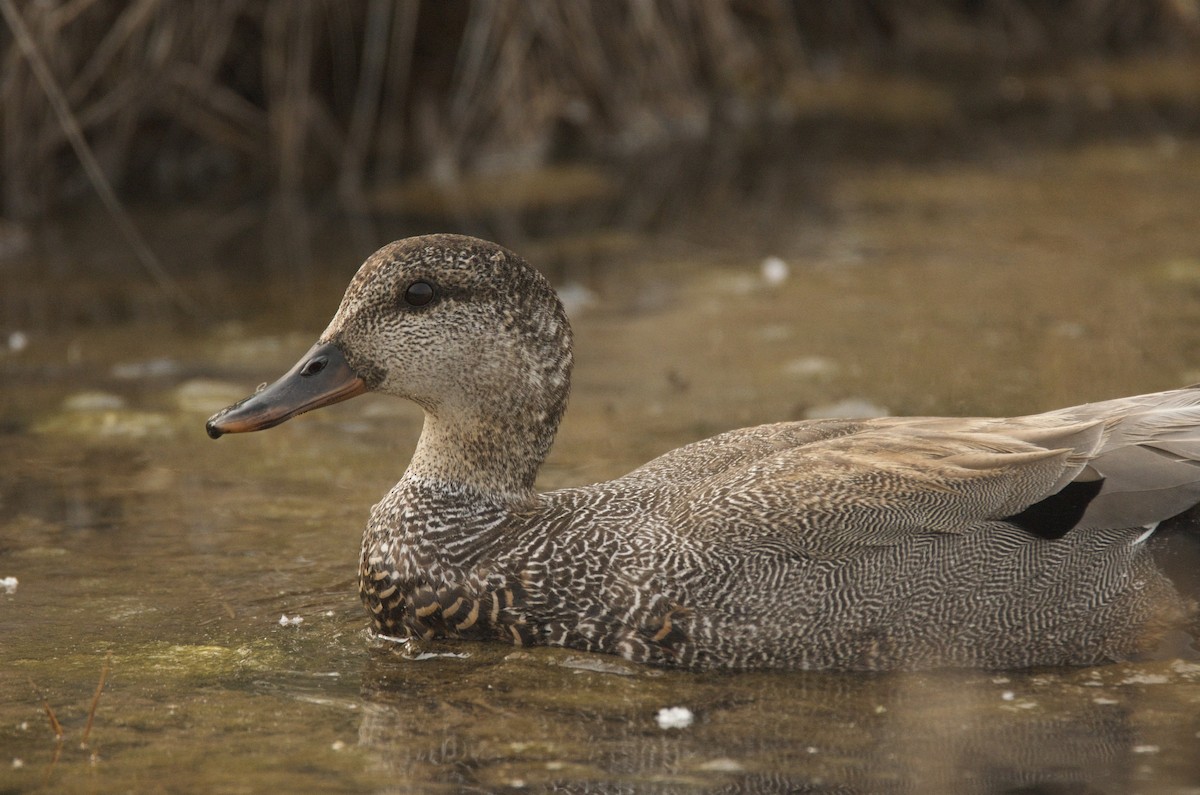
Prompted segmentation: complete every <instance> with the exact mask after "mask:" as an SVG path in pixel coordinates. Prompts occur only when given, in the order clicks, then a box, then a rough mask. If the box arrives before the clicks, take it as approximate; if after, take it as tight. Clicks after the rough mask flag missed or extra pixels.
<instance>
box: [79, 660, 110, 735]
mask: <svg viewBox="0 0 1200 795" xmlns="http://www.w3.org/2000/svg"><path fill="white" fill-rule="evenodd" d="M111 663H112V652H111V651H110V652H109V653H108V654H106V655H105V656H104V667H103V668H101V669H100V682H99V684H97V685H96V695H94V696H92V707H91V709H89V710H88V719H87V725H86V726H84V727H83V739H81V740H80V741H79V747H80V748H86V747H87V741H88V735H89V734H91V733H92V721H93V720H95V719H96V706H97V705H98V704H99V703H100V693H101V692H103V691H104V680H105V679H107V678H108V668H109V665H110V664H111Z"/></svg>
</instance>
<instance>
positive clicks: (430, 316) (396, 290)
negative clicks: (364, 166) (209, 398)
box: [321, 235, 572, 494]
mask: <svg viewBox="0 0 1200 795" xmlns="http://www.w3.org/2000/svg"><path fill="white" fill-rule="evenodd" d="M414 285H417V286H419V287H420V291H419V295H418V296H415V297H417V299H418V301H419V303H418V304H417V305H414V304H413V303H412V302H410V300H409V297H413V296H409V291H410V290H413V289H414ZM426 285H427V287H426ZM406 296H408V297H406ZM321 341H322V342H325V343H332V344H334V345H336V346H337V347H338V348H340V349H341V350H342V351H343V352H344V354H345V356H346V360H347V361H348V362H349V364H350V366H351V368H352V369H353V370H354V371H355V372H357V373H358V374H359V375H360V376H362V378H363V379H364V381H365V382H366V384H367V386H368V388H369V389H371V390H373V391H377V392H381V393H384V394H390V395H395V396H397V397H403V398H407V399H409V400H412V401H413V402H415V403H417V404H418V405H420V406H421V407H423V408H424V409H425V411H426V414H427V418H426V429H425V433H424V434H423V437H424V441H423V443H422V444H421V445H419V446H418V450H417V452H416V454H415V455H414V462H413V463H414V465H415V469H414V474H418V475H426V476H430V477H434V478H440V479H455V480H461V481H465V482H468V483H470V482H475V481H480V482H479V485H480V487H481V488H491V489H495V490H496V491H498V492H500V493H507V494H520V493H522V492H526V491H531V490H532V488H533V480H534V477H535V476H536V474H537V467H538V466H539V465H540V464H541V462H542V460H543V459H544V458H545V456H546V454H547V453H548V452H549V449H550V445H551V443H552V442H553V439H554V433H555V430H556V429H557V427H558V423H559V421H560V419H561V418H562V414H563V412H564V411H565V409H566V401H567V395H568V392H569V390H570V375H571V366H572V349H571V326H570V323H569V322H568V320H567V316H566V312H565V311H564V310H563V307H562V303H561V302H560V301H559V300H558V297H557V295H555V293H554V290H553V289H552V288H551V287H550V284H549V283H548V282H547V281H546V279H545V277H543V276H542V275H541V274H540V273H538V271H536V270H535V269H534V268H532V267H531V266H530V265H529V264H528V263H526V262H525V260H523V259H521V258H520V257H518V256H517V255H516V254H514V253H512V252H511V251H509V250H508V249H505V248H503V247H501V246H498V245H496V244H494V243H488V242H485V241H483V240H478V239H475V238H471V237H463V236H460V235H427V236H423V237H415V238H408V239H406V240H401V241H398V242H395V243H391V244H389V245H387V246H384V247H383V248H381V249H380V250H379V251H377V252H375V254H373V255H372V256H371V257H370V258H369V259H367V261H366V262H365V263H363V265H362V267H361V268H359V270H358V273H357V274H356V275H355V276H354V278H353V279H352V280H351V282H350V285H349V287H348V288H347V289H346V294H345V297H344V298H343V299H342V303H341V306H340V307H339V308H338V311H337V313H336V314H335V315H334V318H333V320H332V321H331V322H330V324H329V326H328V327H327V328H326V329H325V331H324V333H323V334H322V335H321ZM447 435H452V436H453V437H454V439H453V444H449V443H448V440H447V439H446V438H445V437H446V436H447ZM501 439H503V440H506V441H507V442H509V443H512V444H517V445H522V444H523V445H525V446H526V448H527V449H523V450H520V454H521V455H520V458H521V459H523V460H522V461H521V463H520V464H519V465H517V464H516V459H514V457H513V456H512V455H510V454H508V453H506V451H504V450H501V449H499V448H498V444H499V440H501ZM456 448H457V449H458V450H459V451H460V452H461V453H463V454H464V455H466V456H468V457H469V460H463V461H449V460H446V459H447V456H448V455H449V451H450V450H453V449H456ZM505 470H506V471H505Z"/></svg>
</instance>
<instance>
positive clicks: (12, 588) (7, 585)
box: [0, 577, 18, 596]
mask: <svg viewBox="0 0 1200 795" xmlns="http://www.w3.org/2000/svg"><path fill="white" fill-rule="evenodd" d="M17 584H18V583H17V578H16V577H5V578H4V579H2V580H0V588H3V589H4V593H6V594H8V595H9V596H12V595H13V594H15V593H16V592H17Z"/></svg>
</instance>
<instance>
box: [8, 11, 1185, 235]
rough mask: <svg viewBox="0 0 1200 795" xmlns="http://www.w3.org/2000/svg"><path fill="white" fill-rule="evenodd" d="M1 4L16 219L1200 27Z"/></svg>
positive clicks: (352, 189)
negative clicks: (838, 77) (100, 198)
mask: <svg viewBox="0 0 1200 795" xmlns="http://www.w3.org/2000/svg"><path fill="white" fill-rule="evenodd" d="M0 6H2V7H3V10H4V12H5V14H4V18H5V22H6V24H5V25H3V26H0V131H2V132H0V135H2V138H3V144H2V152H0V185H2V189H0V211H2V212H0V214H3V215H5V216H8V217H9V218H14V219H21V218H31V217H35V216H39V215H43V214H46V213H50V212H55V211H61V210H62V209H64V208H66V207H69V206H71V205H72V203H74V202H77V201H79V200H80V199H84V198H88V197H91V196H93V195H94V193H95V191H97V190H98V185H97V182H98V181H107V182H109V183H110V184H111V185H112V186H113V187H114V188H115V192H116V195H117V196H119V197H120V199H121V200H122V201H128V200H139V199H140V200H147V199H151V200H156V201H159V200H169V201H179V200H185V201H186V200H191V199H197V198H203V199H204V200H208V201H218V202H221V201H230V200H239V199H245V198H247V197H255V196H269V197H274V198H279V197H284V198H287V197H293V199H297V198H298V197H316V198H318V199H319V200H321V201H328V200H332V201H334V202H336V203H337V204H339V205H341V206H342V207H344V208H349V209H355V208H362V207H365V206H367V205H368V204H370V203H371V201H372V198H371V197H372V196H373V195H374V194H375V192H376V191H379V190H381V189H386V188H387V186H389V185H394V184H397V183H399V182H400V181H402V180H404V179H406V178H409V177H413V176H420V177H423V178H426V179H431V180H433V181H435V182H442V183H444V182H453V181H454V180H456V179H458V178H460V177H462V176H463V175H466V174H480V173H511V172H514V171H520V170H523V169H531V168H539V167H543V166H546V165H548V164H554V163H563V162H571V161H577V160H581V159H588V158H614V157H615V158H620V157H626V156H628V155H631V154H638V153H645V152H647V151H653V150H655V149H656V148H659V149H661V148H664V147H669V146H671V145H672V143H673V142H676V141H679V140H691V141H695V140H704V139H705V138H708V137H711V136H713V135H714V134H715V133H716V131H718V130H728V129H749V128H754V127H755V126H756V125H761V124H763V123H764V122H779V121H787V120H788V119H789V118H791V117H793V116H795V115H796V114H797V113H798V112H799V111H798V109H799V108H800V107H801V105H802V99H803V98H804V96H805V93H804V92H805V91H807V90H809V87H811V85H812V83H813V81H814V80H820V79H822V78H824V77H828V76H829V75H831V74H836V73H837V72H839V70H843V69H845V68H846V66H847V64H853V65H856V66H863V67H866V68H869V69H873V70H876V71H877V72H880V73H886V72H888V71H889V70H891V71H894V70H906V71H916V72H921V73H926V74H936V75H940V76H941V77H942V78H943V79H948V80H952V81H953V80H955V79H967V78H973V79H978V78H979V77H980V76H981V75H983V76H986V75H988V74H994V75H1001V74H1003V73H1005V72H1006V71H1010V70H1012V69H1013V68H1018V67H1019V68H1028V67H1035V66H1037V65H1038V64H1046V63H1061V62H1063V61H1065V60H1067V59H1073V58H1084V59H1093V60H1096V59H1101V60H1102V59H1104V58H1107V57H1110V56H1124V55H1131V54H1137V53H1143V52H1155V53H1162V52H1178V51H1183V50H1190V51H1194V50H1195V49H1196V45H1197V41H1198V40H1200V3H1198V2H1197V0H1074V1H1073V2H1049V0H961V1H960V2H933V1H932V0H910V1H909V2H895V3H891V2H877V1H875V2H873V1H872V0H834V1H832V2H824V3H813V2H805V1H804V0H796V1H795V2H788V0H609V1H608V2H586V1H585V0H578V1H576V0H428V1H426V2H416V0H405V1H401V2H388V1H387V0H308V1H304V2H299V1H294V0H129V1H126V0H0ZM37 61H42V62H44V66H45V68H44V69H43V70H42V71H41V73H39V69H38V66H37ZM1197 79H1198V80H1200V78H1197ZM882 101H895V102H900V103H901V104H903V102H904V98H903V97H898V98H897V97H895V96H892V97H891V99H890V100H889V99H888V97H887V92H886V91H885V92H884V97H883V100H882ZM56 103H57V105H56ZM72 136H75V137H76V141H75V145H74V146H73V144H72ZM81 143H82V144H83V145H84V147H85V148H86V149H87V150H89V151H90V152H91V153H92V154H93V155H94V158H95V165H96V167H97V170H93V171H92V172H90V173H89V172H88V171H87V170H86V169H85V168H84V167H83V165H81V163H84V161H85V160H86V155H81V153H80V151H79V147H80V144H81Z"/></svg>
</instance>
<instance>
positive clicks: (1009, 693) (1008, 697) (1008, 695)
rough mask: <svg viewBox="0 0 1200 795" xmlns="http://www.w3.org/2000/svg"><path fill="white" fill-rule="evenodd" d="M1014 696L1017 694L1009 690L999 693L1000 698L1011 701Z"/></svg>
mask: <svg viewBox="0 0 1200 795" xmlns="http://www.w3.org/2000/svg"><path fill="white" fill-rule="evenodd" d="M1016 697H1017V694H1016V693H1014V692H1013V691H1011V690H1005V691H1004V692H1003V693H1001V694H1000V699H1001V700H1002V701H1012V700H1013V699H1014V698H1016Z"/></svg>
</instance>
